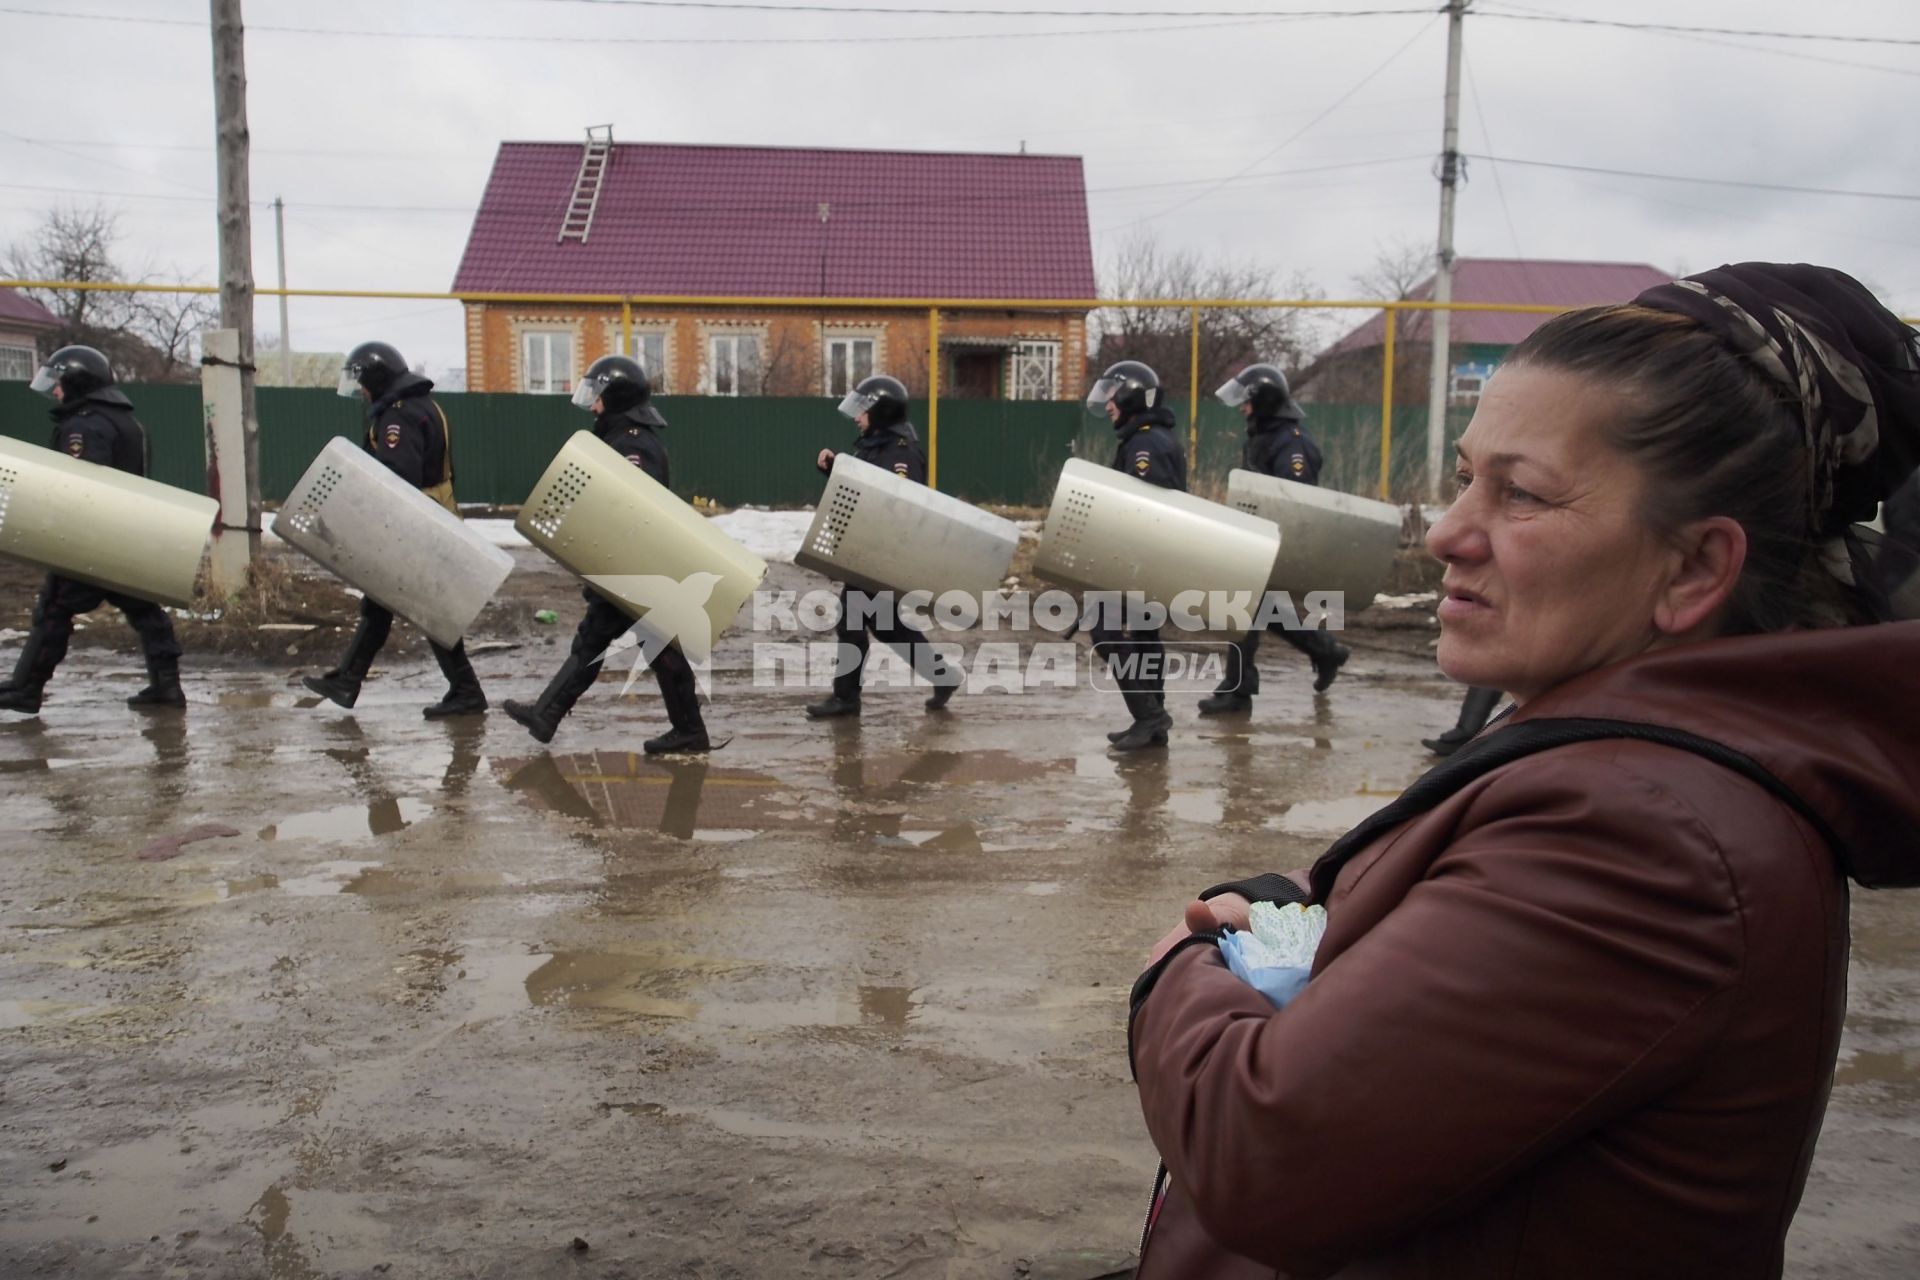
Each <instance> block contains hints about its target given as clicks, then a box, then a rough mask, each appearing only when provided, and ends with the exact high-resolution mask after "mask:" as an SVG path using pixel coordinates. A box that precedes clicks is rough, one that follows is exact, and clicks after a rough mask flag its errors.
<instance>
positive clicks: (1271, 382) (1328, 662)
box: [1200, 364, 1350, 716]
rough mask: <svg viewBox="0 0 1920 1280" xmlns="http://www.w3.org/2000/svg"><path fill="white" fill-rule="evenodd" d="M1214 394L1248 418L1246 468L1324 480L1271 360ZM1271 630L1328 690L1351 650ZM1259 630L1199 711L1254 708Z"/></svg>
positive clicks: (1236, 651) (1322, 636) (1319, 634)
mask: <svg viewBox="0 0 1920 1280" xmlns="http://www.w3.org/2000/svg"><path fill="white" fill-rule="evenodd" d="M1214 395H1215V396H1216V397H1218V399H1219V400H1220V402H1221V403H1222V404H1225V405H1229V406H1232V407H1235V408H1238V409H1239V410H1240V412H1241V414H1242V415H1243V416H1244V417H1245V418H1246V420H1247V444H1246V451H1245V453H1244V455H1243V465H1244V466H1245V467H1246V469H1247V470H1249V471H1257V472H1259V473H1260V474H1261V475H1267V476H1278V477H1279V478H1280V479H1282V480H1292V481H1294V482H1296V483H1298V484H1311V485H1318V484H1319V483H1320V447H1319V446H1318V445H1316V444H1314V442H1313V441H1311V440H1309V439H1308V438H1307V436H1306V433H1305V432H1303V431H1302V430H1301V429H1300V422H1301V420H1302V419H1303V418H1305V417H1306V414H1305V413H1303V412H1302V411H1301V409H1300V406H1299V405H1297V404H1295V403H1294V400H1293V394H1292V392H1290V391H1289V390H1288V389H1287V378H1286V375H1285V374H1283V373H1281V372H1280V370H1278V369H1277V368H1275V367H1274V366H1272V365H1270V364H1251V365H1248V366H1247V367H1246V368H1244V369H1242V370H1241V371H1240V372H1239V373H1237V374H1235V375H1234V376H1233V377H1231V378H1229V379H1227V381H1226V383H1225V385H1223V386H1222V387H1221V388H1220V389H1219V390H1218V391H1216V392H1214ZM1273 630H1275V631H1278V632H1279V633H1280V638H1281V639H1283V640H1285V641H1286V642H1287V643H1288V644H1290V645H1292V646H1293V647H1294V648H1296V649H1298V650H1300V652H1302V653H1304V654H1306V655H1307V657H1308V658H1310V659H1311V660H1312V661H1313V691H1314V692H1315V693H1324V692H1326V689H1327V686H1329V685H1331V684H1332V683H1333V681H1334V677H1335V676H1337V675H1339V674H1340V668H1341V667H1342V666H1343V665H1345V663H1346V661H1347V658H1348V656H1349V654H1350V651H1349V650H1348V648H1347V647H1346V646H1345V645H1343V644H1340V643H1338V642H1336V641H1335V640H1334V638H1333V637H1332V636H1330V635H1328V634H1327V633H1326V632H1324V631H1322V630H1320V628H1319V627H1317V626H1316V627H1313V628H1310V629H1308V630H1304V631H1303V630H1297V629H1294V628H1290V627H1279V626H1275V627H1274V628H1273ZM1260 631H1261V628H1259V627H1255V628H1254V629H1253V630H1251V631H1249V632H1247V634H1246V635H1244V636H1242V637H1240V639H1238V640H1236V641H1235V642H1234V644H1233V646H1232V648H1230V649H1228V651H1227V670H1226V678H1225V679H1224V680H1222V681H1221V682H1220V686H1219V688H1217V689H1215V690H1214V691H1213V695H1212V696H1211V697H1207V698H1202V699H1201V700H1200V714H1201V715H1208V716H1217V715H1224V714H1227V713H1230V712H1241V711H1251V710H1253V695H1254V694H1256V693H1258V692H1260V669H1259V667H1257V666H1255V665H1254V659H1253V655H1254V651H1255V650H1257V649H1258V648H1259V647H1260Z"/></svg>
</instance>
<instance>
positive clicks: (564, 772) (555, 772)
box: [492, 751, 799, 842]
mask: <svg viewBox="0 0 1920 1280" xmlns="http://www.w3.org/2000/svg"><path fill="white" fill-rule="evenodd" d="M492 763H493V767H494V772H495V774H496V775H497V776H499V777H500V779H501V781H502V784H503V785H504V786H505V787H506V788H507V790H509V791H512V792H514V793H515V794H516V795H518V796H519V797H520V799H521V801H522V803H524V804H527V805H529V806H531V807H533V808H535V809H540V810H543V811H545V812H548V813H558V814H562V815H564V816H566V817H569V818H575V819H578V820H580V821H582V822H586V823H589V824H591V825H593V826H596V827H612V828H614V829H617V830H622V831H658V832H660V833H661V834H663V835H668V836H672V837H673V838H675V839H677V840H706V841H715V842H729V841H735V840H746V839H749V838H750V837H752V836H755V835H758V834H760V832H762V831H764V830H765V829H767V828H768V827H770V826H787V827H791V826H795V825H799V823H798V818H799V814H798V811H796V810H794V809H792V808H789V807H785V804H784V798H785V793H786V788H785V786H784V785H783V784H782V783H781V782H780V780H779V779H777V778H772V777H768V776H767V775H765V774H761V773H755V772H753V771H752V770H748V769H721V768H716V767H714V766H713V765H711V764H708V763H707V762H705V761H696V762H684V761H683V762H678V763H671V764H669V763H662V762H655V761H651V760H648V759H646V758H645V757H644V756H641V755H638V754H637V753H634V752H631V751H592V752H585V753H581V754H577V755H558V756H556V755H540V756H533V757H531V758H528V757H520V758H518V759H498V760H495V761H493V762H492Z"/></svg>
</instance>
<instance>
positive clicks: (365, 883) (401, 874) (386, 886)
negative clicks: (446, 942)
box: [340, 863, 525, 898]
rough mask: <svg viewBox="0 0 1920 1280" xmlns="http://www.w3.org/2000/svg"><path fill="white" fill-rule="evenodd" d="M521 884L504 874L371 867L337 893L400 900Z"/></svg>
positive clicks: (521, 882) (499, 872)
mask: <svg viewBox="0 0 1920 1280" xmlns="http://www.w3.org/2000/svg"><path fill="white" fill-rule="evenodd" d="M523 883H525V882H524V881H523V880H521V879H520V878H519V877H517V876H510V875H508V874H507V873H506V872H504V871H440V872H432V871H400V870H397V869H395V868H393V867H383V866H381V865H380V864H378V863H374V864H372V865H370V866H368V867H367V868H366V870H364V871H362V872H360V873H359V874H358V875H356V876H354V877H353V879H352V880H349V881H348V882H347V883H346V884H343V885H341V886H340V892H341V893H357V894H361V895H363V896H365V897H369V898H381V897H400V896H404V895H407V894H415V893H435V894H451V893H464V892H466V891H468V890H472V889H497V888H500V887H501V886H503V885H512V884H523Z"/></svg>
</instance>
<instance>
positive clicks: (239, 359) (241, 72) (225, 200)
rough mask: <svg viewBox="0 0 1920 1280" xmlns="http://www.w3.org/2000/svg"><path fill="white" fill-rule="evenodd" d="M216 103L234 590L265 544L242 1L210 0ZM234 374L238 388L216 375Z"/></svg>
mask: <svg viewBox="0 0 1920 1280" xmlns="http://www.w3.org/2000/svg"><path fill="white" fill-rule="evenodd" d="M210 4H211V18H212V27H213V109H214V124H215V156H216V159H217V164H218V173H219V186H220V204H219V227H220V328H219V329H218V330H215V331H214V332H212V333H209V334H208V335H207V339H206V346H205V354H206V357H207V359H209V360H211V361H215V362H220V361H224V362H225V363H224V364H221V363H214V364H210V365H207V366H205V369H206V373H205V374H203V376H202V381H201V387H202V390H203V393H205V391H206V389H207V387H208V386H209V384H210V383H211V384H213V385H214V386H216V387H217V388H218V390H217V392H216V394H218V395H219V396H221V397H222V398H223V399H228V398H230V400H231V402H232V403H231V404H230V405H226V406H223V405H222V404H221V403H220V402H218V401H216V400H215V399H213V398H209V399H208V400H207V401H206V403H205V406H204V410H205V413H206V420H207V486H208V492H209V493H211V494H212V495H213V496H214V497H215V498H216V499H218V500H219V502H220V521H219V523H218V524H216V525H215V526H214V530H213V586H214V589H215V590H216V591H219V592H221V593H223V594H227V595H231V594H232V593H234V592H236V591H239V590H240V589H241V588H243V587H245V586H246V583H247V570H248V567H249V566H250V565H251V564H252V562H253V559H254V557H255V556H257V555H258V554H259V550H260V419H259V415H258V413H257V412H256V410H255V408H254V392H253V222H252V218H251V216H250V208H249V205H250V199H249V193H248V181H247V145H248V140H247V70H246V53H245V44H244V36H243V33H242V27H241V22H240V0H210ZM225 372H231V373H232V374H233V375H234V376H235V377H236V378H237V379H238V382H239V386H238V388H237V390H236V389H235V388H233V387H231V386H230V385H227V384H225V383H223V382H221V381H220V380H219V379H217V378H214V377H212V375H215V374H219V373H225Z"/></svg>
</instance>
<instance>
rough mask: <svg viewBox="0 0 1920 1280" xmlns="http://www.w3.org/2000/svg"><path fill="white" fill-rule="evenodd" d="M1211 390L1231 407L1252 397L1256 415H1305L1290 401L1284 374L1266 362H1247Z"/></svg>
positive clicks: (1269, 416) (1221, 401)
mask: <svg viewBox="0 0 1920 1280" xmlns="http://www.w3.org/2000/svg"><path fill="white" fill-rule="evenodd" d="M1213 394H1214V396H1215V398H1216V399H1218V400H1219V401H1220V403H1221V404H1224V405H1227V406H1229V407H1230V408H1235V409H1237V408H1239V407H1240V406H1241V405H1243V404H1246V403H1247V402H1248V401H1252V402H1253V416H1254V417H1256V418H1291V419H1293V420H1294V421H1295V422H1298V421H1299V420H1300V419H1302V418H1304V417H1306V416H1307V415H1306V414H1304V413H1302V412H1301V411H1300V406H1299V405H1297V404H1295V403H1294V402H1293V392H1292V391H1291V390H1289V389H1288V387H1287V375H1286V374H1284V373H1282V372H1280V370H1278V369H1276V368H1275V367H1274V366H1272V365H1270V364H1250V365H1248V366H1247V367H1246V368H1244V369H1242V370H1241V371H1240V372H1238V373H1236V374H1234V375H1233V376H1232V377H1231V378H1228V379H1227V380H1226V381H1225V382H1223V383H1221V384H1220V389H1219V390H1218V391H1216V392H1214V393H1213Z"/></svg>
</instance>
